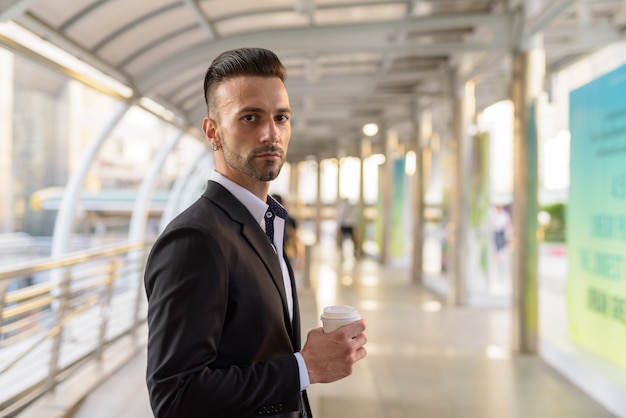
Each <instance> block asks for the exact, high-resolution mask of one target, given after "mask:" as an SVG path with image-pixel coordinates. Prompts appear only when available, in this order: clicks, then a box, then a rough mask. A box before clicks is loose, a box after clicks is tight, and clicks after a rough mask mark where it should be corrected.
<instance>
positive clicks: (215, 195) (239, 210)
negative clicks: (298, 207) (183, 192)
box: [203, 181, 299, 346]
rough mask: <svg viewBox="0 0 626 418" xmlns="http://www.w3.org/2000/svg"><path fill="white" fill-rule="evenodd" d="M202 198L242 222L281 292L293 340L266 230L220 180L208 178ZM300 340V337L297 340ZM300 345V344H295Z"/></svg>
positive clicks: (286, 315)
mask: <svg viewBox="0 0 626 418" xmlns="http://www.w3.org/2000/svg"><path fill="white" fill-rule="evenodd" d="M203 196H204V197H205V198H207V199H209V200H211V201H212V202H213V203H214V204H216V205H217V206H219V207H221V208H222V209H223V210H224V212H225V213H226V214H227V215H228V216H229V217H230V218H231V219H233V221H235V222H237V223H239V224H240V225H241V234H242V235H243V237H244V238H245V239H246V240H247V241H248V243H249V244H250V246H251V247H252V248H253V249H254V251H255V252H256V253H257V254H258V256H259V258H260V259H261V261H262V262H263V264H264V265H265V267H266V269H267V271H268V273H269V275H270V277H271V279H272V282H273V283H274V286H275V287H276V290H277V291H278V293H279V294H280V298H281V301H282V303H283V316H284V319H285V325H286V327H287V330H288V331H289V334H290V336H291V337H292V339H293V330H292V326H291V324H290V320H289V307H288V305H287V297H286V295H285V284H284V282H283V274H282V270H281V269H280V263H279V261H278V257H277V256H276V252H275V251H274V248H273V247H272V244H270V242H269V240H268V239H267V236H266V235H265V232H263V230H262V229H261V227H260V226H259V224H258V223H257V222H256V220H255V219H254V218H253V217H252V215H251V214H250V212H249V211H248V209H246V207H245V206H244V205H243V204H242V203H241V202H240V201H239V200H237V198H235V196H233V195H232V194H231V193H230V192H229V191H228V190H226V188H225V187H223V186H222V185H220V184H219V183H216V182H213V181H209V182H208V185H207V189H206V191H205V192H204V195H203ZM288 269H289V276H290V279H291V282H292V289H293V299H294V322H295V319H296V312H297V309H296V303H297V297H296V292H295V285H294V283H293V273H292V271H291V267H288ZM298 341H299V339H298ZM298 346H299V344H298Z"/></svg>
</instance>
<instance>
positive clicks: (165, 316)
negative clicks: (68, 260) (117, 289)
mask: <svg viewBox="0 0 626 418" xmlns="http://www.w3.org/2000/svg"><path fill="white" fill-rule="evenodd" d="M287 265H288V268H289V275H290V278H291V285H292V288H293V289H294V291H293V310H294V313H293V321H290V320H289V312H288V308H287V299H286V296H285V289H284V284H283V277H282V274H281V269H280V264H279V261H278V259H277V257H276V253H275V252H274V249H273V247H272V246H271V244H270V242H269V240H268V239H267V237H266V235H265V233H264V232H263V230H262V229H261V228H260V226H259V224H258V223H257V222H256V221H255V219H254V218H253V217H252V215H251V214H250V212H249V211H248V210H247V209H246V208H245V206H243V204H242V203H241V202H239V200H237V199H236V198H235V197H234V196H233V195H232V194H231V193H230V192H228V191H227V190H226V189H225V188H224V187H222V186H221V185H219V184H218V183H215V182H213V181H209V182H208V186H207V189H206V191H205V193H204V194H203V195H202V197H201V198H200V199H198V200H197V201H196V202H195V203H194V204H193V205H191V206H190V207H189V208H188V209H187V210H185V211H184V212H183V213H181V214H180V215H179V216H178V217H176V218H175V219H174V220H173V221H172V222H171V223H170V224H169V225H168V226H167V228H166V229H165V230H164V231H163V233H162V234H161V236H160V237H159V239H158V240H157V242H156V243H155V245H154V247H153V249H152V251H151V253H150V256H149V259H148V262H147V266H146V272H145V286H146V293H147V296H148V328H149V337H148V368H147V384H148V391H149V394H150V403H151V405H152V409H153V411H154V413H155V416H156V417H158V418H195V417H198V418H209V417H211V418H218V417H219V418H231V417H232V418H246V417H256V416H279V417H284V418H287V417H290V418H291V417H298V416H300V415H299V413H298V412H297V411H305V412H306V413H307V414H308V415H307V416H309V417H310V416H311V413H310V409H309V405H308V401H307V399H306V393H304V394H301V393H300V381H299V374H298V364H297V361H296V359H295V356H294V355H293V353H294V352H297V351H299V350H300V316H299V309H298V298H297V294H296V291H295V282H294V280H293V271H292V269H291V266H290V265H289V262H288V261H287ZM301 395H303V396H301ZM292 411H296V412H295V413H294V412H292Z"/></svg>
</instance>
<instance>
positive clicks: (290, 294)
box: [145, 48, 366, 418]
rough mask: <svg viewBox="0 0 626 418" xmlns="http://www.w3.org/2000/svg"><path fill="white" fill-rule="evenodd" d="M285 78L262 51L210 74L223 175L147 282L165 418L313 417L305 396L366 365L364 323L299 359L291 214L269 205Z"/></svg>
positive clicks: (181, 219) (283, 146) (286, 117)
mask: <svg viewBox="0 0 626 418" xmlns="http://www.w3.org/2000/svg"><path fill="white" fill-rule="evenodd" d="M284 78H285V68H284V67H283V65H282V63H281V62H280V61H279V59H278V57H276V55H275V54H274V53H273V52H271V51H268V50H265V49H258V48H253V49H238V50H233V51H227V52H224V53H222V54H221V55H220V56H218V57H217V58H216V59H215V60H214V61H213V63H212V64H211V66H210V67H209V69H208V71H207V74H206V76H205V81H204V90H205V98H206V101H207V107H208V113H207V117H205V118H204V120H203V122H202V130H203V132H204V135H205V137H206V139H207V141H208V142H209V143H210V145H211V146H212V148H213V150H214V152H215V172H214V173H213V174H212V176H211V179H210V180H209V182H208V185H207V189H206V191H205V192H204V194H203V195H202V196H201V197H200V199H198V201H196V202H195V203H194V204H193V205H192V206H191V207H189V208H188V209H187V210H186V211H184V212H183V213H182V214H180V215H179V216H178V217H177V218H176V219H174V220H173V221H172V222H171V223H170V225H168V227H167V228H166V229H165V231H164V232H163V234H162V235H161V237H159V239H158V240H157V242H156V243H155V245H154V248H153V249H152V252H151V254H150V257H149V259H148V263H147V266H146V273H145V285H146V293H147V296H148V327H149V337H148V368H147V383H148V390H149V394H150V402H151V405H152V409H153V411H154V414H155V416H156V417H157V418H166V417H167V418H174V417H176V418H195V417H202V418H209V417H211V418H246V417H256V416H274V417H283V418H287V417H289V418H295V417H311V416H312V415H311V411H310V408H309V404H308V400H307V397H306V391H305V389H306V388H307V387H308V386H309V385H310V384H312V383H318V382H322V383H323V382H333V381H336V380H339V379H341V378H343V377H346V376H348V375H350V374H351V373H352V367H353V365H354V363H356V362H357V361H358V360H360V359H362V358H363V357H365V355H366V352H365V348H364V347H363V345H364V344H365V342H366V337H365V335H364V333H363V332H364V331H365V323H364V322H363V321H357V322H355V323H353V324H350V325H346V326H344V327H343V328H340V329H338V330H337V331H334V332H332V333H328V334H325V333H324V332H323V330H322V329H321V328H317V329H314V330H312V331H310V332H309V333H308V336H307V340H306V342H305V344H304V347H302V349H300V317H299V312H298V299H297V294H296V289H295V283H294V278H293V271H292V269H291V266H290V264H289V262H288V260H286V257H285V256H284V252H283V249H282V234H283V232H284V231H283V230H284V219H283V218H281V216H284V215H285V214H284V213H281V210H280V205H278V204H277V203H276V202H275V201H273V200H272V199H271V198H270V199H268V189H269V184H270V183H269V182H270V181H271V180H274V179H275V178H276V177H277V176H278V174H279V172H280V169H281V167H282V165H283V163H284V161H285V153H286V152H287V147H288V145H289V139H290V136H291V127H290V117H291V111H290V106H289V98H288V95H287V91H286V88H285V85H284ZM269 206H272V207H276V208H277V209H275V210H274V213H273V212H270V211H268V207H269ZM283 211H284V209H283ZM275 213H277V215H276V214H275ZM266 216H267V217H268V221H269V222H268V223H267V224H266V223H265V217H266ZM272 229H273V230H274V237H273V240H272V241H271V242H270V238H268V236H267V235H266V233H265V232H264V230H266V231H269V232H271V230H272Z"/></svg>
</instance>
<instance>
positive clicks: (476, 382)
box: [74, 253, 613, 418]
mask: <svg viewBox="0 0 626 418" xmlns="http://www.w3.org/2000/svg"><path fill="white" fill-rule="evenodd" d="M316 258H317V259H319V260H321V262H320V263H318V264H317V267H316V268H315V269H314V270H313V275H312V277H313V278H314V283H313V286H312V288H313V289H315V291H313V290H310V289H304V288H302V289H301V291H300V293H301V300H302V314H303V329H305V330H306V329H309V328H311V327H314V326H318V325H319V322H318V316H319V311H320V310H321V308H320V307H321V306H324V305H328V304H351V305H354V306H356V307H357V308H358V309H359V311H360V312H361V313H362V315H363V317H364V318H365V319H366V320H367V322H368V330H367V335H368V339H369V342H368V344H367V348H368V356H367V358H366V359H364V360H363V361H362V362H360V363H358V364H357V366H356V368H355V371H354V374H353V375H352V376H350V377H349V378H346V379H344V380H342V381H340V382H336V383H332V384H325V385H314V386H313V387H312V388H310V390H309V392H310V395H311V398H312V399H313V412H314V414H315V417H316V418H352V417H359V418H459V417H464V418H492V417H493V418H516V417H520V418H522V417H523V418H548V417H549V418H554V417H556V418H560V417H567V418H577V417H579V418H590V417H593V418H603V417H613V415H612V414H610V413H609V412H607V411H606V410H605V409H604V408H603V407H602V406H600V405H599V404H598V403H596V402H595V401H594V400H593V399H591V398H590V397H588V396H587V395H586V394H585V393H583V392H582V391H580V390H579V389H578V388H576V387H575V386H574V385H572V384H571V383H570V382H568V381H567V380H566V379H565V378H563V377H562V376H561V375H560V374H558V373H557V372H555V371H554V370H553V369H551V368H550V367H549V366H548V365H547V364H546V363H544V362H543V361H542V360H541V359H540V358H539V357H537V356H522V355H517V354H515V353H512V352H511V350H510V347H511V342H510V335H511V332H510V312H509V310H508V309H506V308H503V307H493V308H484V307H483V308H475V307H474V308H466V307H448V306H446V305H445V303H444V302H443V301H442V300H441V299H440V298H439V297H438V296H437V295H436V294H434V293H433V292H431V291H429V290H427V289H426V288H424V287H423V286H420V285H417V284H414V283H410V281H409V277H408V268H407V267H406V266H386V267H383V266H380V265H379V264H378V263H376V262H374V261H373V260H369V259H362V260H359V261H358V262H357V261H355V260H354V259H352V258H347V259H343V260H342V259H339V257H337V256H336V255H334V256H333V255H332V254H331V253H326V254H317V256H316ZM305 335H306V333H305ZM144 371H145V353H142V354H141V355H140V356H138V357H137V358H136V359H134V360H133V361H131V362H130V363H129V364H128V365H127V366H126V367H124V368H123V369H122V370H121V371H120V372H119V373H117V374H116V375H115V376H114V377H113V378H112V379H110V380H109V381H107V382H106V383H105V384H103V385H102V386H101V387H100V388H99V389H98V390H96V391H95V392H93V393H92V394H91V395H90V396H89V397H88V398H87V399H86V400H85V402H84V403H83V405H82V406H81V407H80V408H79V409H78V410H77V412H76V414H75V415H74V416H75V417H76V418H104V417H106V418H110V417H116V418H131V417H132V418H148V417H152V414H151V413H150V410H149V406H148V401H147V391H146V388H145V383H144Z"/></svg>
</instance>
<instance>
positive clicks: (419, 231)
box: [410, 103, 431, 283]
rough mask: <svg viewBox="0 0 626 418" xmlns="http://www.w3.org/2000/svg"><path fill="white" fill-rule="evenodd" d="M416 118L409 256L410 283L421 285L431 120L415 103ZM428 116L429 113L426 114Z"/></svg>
mask: <svg viewBox="0 0 626 418" xmlns="http://www.w3.org/2000/svg"><path fill="white" fill-rule="evenodd" d="M411 113H412V114H413V115H414V117H415V118H416V121H415V124H414V132H413V141H412V144H411V146H410V149H411V150H412V151H413V152H414V153H415V173H413V175H412V176H411V190H412V193H411V213H412V218H413V234H412V237H413V253H412V255H411V281H413V282H415V283H423V280H424V277H423V271H424V260H423V253H424V163H423V162H424V159H423V158H424V147H423V143H422V142H423V140H424V139H425V138H424V135H423V134H424V133H425V131H426V130H428V131H430V129H431V127H430V126H428V127H426V126H425V125H430V124H431V120H430V118H428V117H424V114H422V109H420V107H419V105H418V104H417V103H414V104H413V109H412V112H411ZM426 114H427V115H429V113H426Z"/></svg>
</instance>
